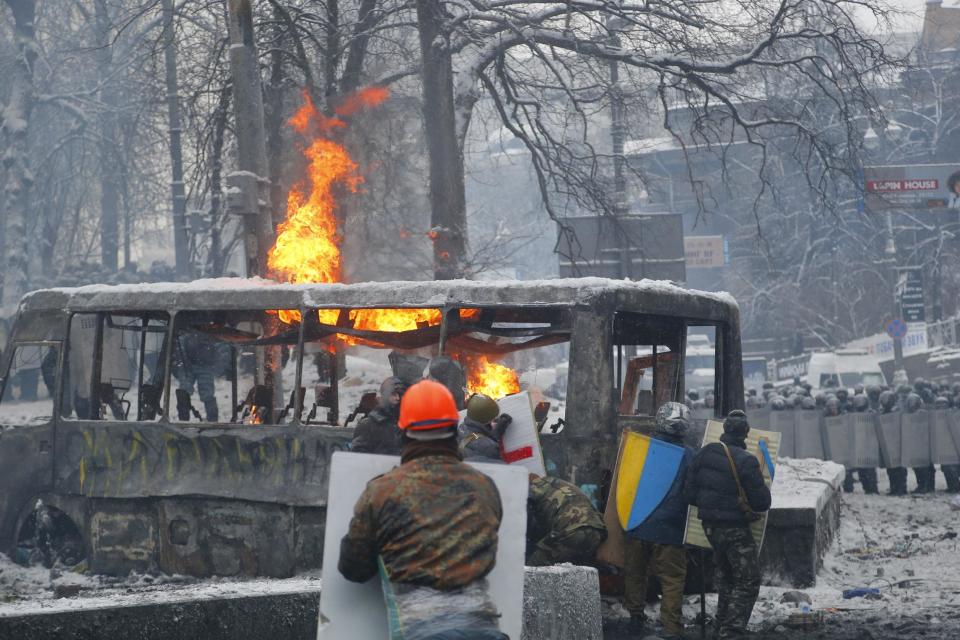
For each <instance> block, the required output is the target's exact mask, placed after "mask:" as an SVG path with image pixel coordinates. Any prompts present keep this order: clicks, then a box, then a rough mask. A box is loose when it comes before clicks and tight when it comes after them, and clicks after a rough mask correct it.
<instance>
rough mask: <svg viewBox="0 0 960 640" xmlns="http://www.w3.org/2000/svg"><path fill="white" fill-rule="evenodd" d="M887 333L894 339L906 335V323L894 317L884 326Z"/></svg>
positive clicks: (899, 338)
mask: <svg viewBox="0 0 960 640" xmlns="http://www.w3.org/2000/svg"><path fill="white" fill-rule="evenodd" d="M884 330H885V331H886V332H887V335H888V336H890V337H891V338H893V339H894V340H901V339H903V338H904V337H906V335H907V323H906V322H904V321H903V320H901V319H900V318H894V319H893V320H891V321H890V322H888V323H887V326H886V327H884Z"/></svg>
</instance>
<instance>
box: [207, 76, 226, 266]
mask: <svg viewBox="0 0 960 640" xmlns="http://www.w3.org/2000/svg"><path fill="white" fill-rule="evenodd" d="M229 110H230V87H229V86H227V87H224V88H223V89H221V90H220V102H219V103H218V104H217V111H216V115H215V116H214V117H215V118H216V120H215V121H214V127H213V148H212V149H211V151H210V255H209V257H208V259H207V263H208V264H209V268H210V275H211V276H213V277H215V278H216V277H220V276H222V275H223V272H224V270H225V269H226V263H227V254H226V251H225V250H224V247H223V225H224V224H225V223H226V220H227V216H226V215H224V212H223V205H222V200H221V197H220V194H221V193H222V192H223V182H222V178H223V137H224V134H225V133H226V131H227V112H228V111H229Z"/></svg>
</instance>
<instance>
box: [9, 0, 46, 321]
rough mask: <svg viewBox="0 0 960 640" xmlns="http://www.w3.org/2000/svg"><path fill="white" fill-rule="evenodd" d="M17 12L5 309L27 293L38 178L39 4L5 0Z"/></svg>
mask: <svg viewBox="0 0 960 640" xmlns="http://www.w3.org/2000/svg"><path fill="white" fill-rule="evenodd" d="M5 1H6V4H7V6H9V7H10V10H11V11H12V12H13V20H14V25H13V29H14V36H15V40H16V44H17V56H16V59H15V60H14V61H13V64H12V65H11V66H10V67H8V69H9V76H7V78H5V81H6V82H7V83H8V87H9V92H10V93H9V99H8V101H7V106H6V108H5V109H4V110H3V120H2V123H0V130H2V132H3V139H4V142H5V146H6V151H5V153H4V156H3V163H4V166H5V168H6V181H5V183H4V185H3V199H4V207H3V209H4V212H5V213H6V215H7V219H6V220H5V221H4V222H5V223H6V235H5V242H6V244H5V247H4V249H5V263H6V268H5V269H4V274H3V277H4V281H3V296H2V301H3V307H4V308H5V309H11V308H12V307H13V306H14V305H16V303H17V301H18V300H19V299H20V296H22V295H23V294H24V293H25V292H26V290H27V259H26V251H27V247H26V239H27V220H28V216H29V215H30V212H29V210H28V207H29V202H30V189H31V187H32V185H33V174H32V172H31V169H30V148H29V141H28V139H27V133H28V131H29V127H30V115H31V112H32V111H33V103H34V99H35V97H34V87H33V63H34V61H36V58H37V43H36V37H35V30H34V24H33V21H34V16H35V14H36V2H35V1H34V0H5Z"/></svg>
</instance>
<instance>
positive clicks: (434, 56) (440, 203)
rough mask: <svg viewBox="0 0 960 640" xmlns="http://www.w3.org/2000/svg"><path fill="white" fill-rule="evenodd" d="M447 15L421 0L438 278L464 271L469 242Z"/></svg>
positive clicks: (432, 1)
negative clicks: (446, 22)
mask: <svg viewBox="0 0 960 640" xmlns="http://www.w3.org/2000/svg"><path fill="white" fill-rule="evenodd" d="M445 19H446V13H445V12H444V10H443V5H442V3H440V2H438V1H437V0H417V21H418V28H419V31H420V51H421V56H422V59H423V64H422V67H421V76H422V80H423V119H424V128H425V131H426V138H427V153H428V155H429V162H430V213H431V215H430V222H431V227H432V229H431V237H432V238H433V270H434V277H436V279H438V280H449V279H452V278H459V277H462V276H463V263H464V260H465V257H466V245H467V207H466V193H465V187H464V180H463V149H462V148H461V147H460V145H459V144H458V143H457V135H456V111H455V106H454V101H453V62H452V60H451V57H450V48H449V42H448V39H447V34H446V33H445V31H444V21H445Z"/></svg>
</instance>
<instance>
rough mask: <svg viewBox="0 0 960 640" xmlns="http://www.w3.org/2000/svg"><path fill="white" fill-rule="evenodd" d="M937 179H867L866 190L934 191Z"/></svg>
mask: <svg viewBox="0 0 960 640" xmlns="http://www.w3.org/2000/svg"><path fill="white" fill-rule="evenodd" d="M939 188H940V181H939V180H868V181H867V191H870V192H872V193H889V192H891V191H936V190H937V189H939Z"/></svg>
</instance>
